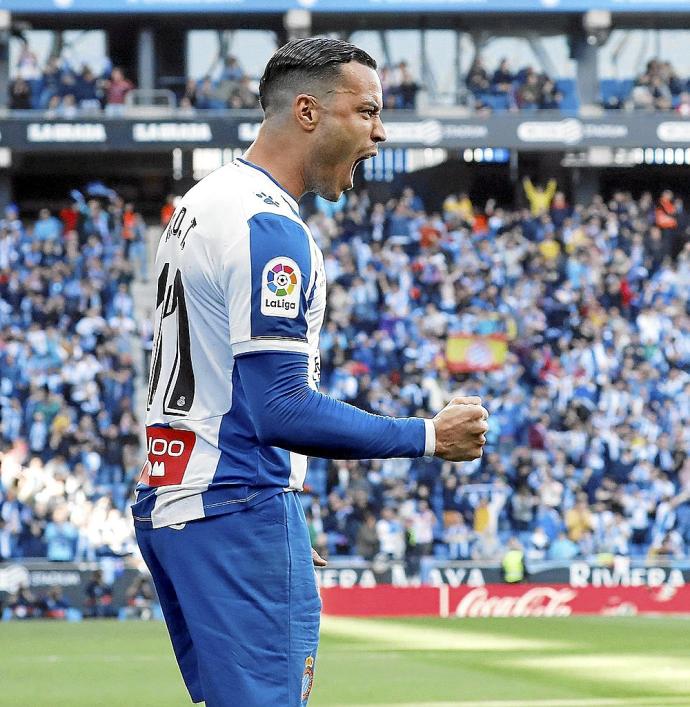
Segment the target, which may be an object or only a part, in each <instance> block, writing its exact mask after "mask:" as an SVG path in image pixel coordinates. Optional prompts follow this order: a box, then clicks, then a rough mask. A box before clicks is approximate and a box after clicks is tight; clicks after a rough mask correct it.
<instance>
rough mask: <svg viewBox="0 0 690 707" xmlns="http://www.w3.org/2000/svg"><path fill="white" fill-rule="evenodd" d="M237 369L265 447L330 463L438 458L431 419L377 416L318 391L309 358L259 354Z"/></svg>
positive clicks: (245, 359) (242, 361) (239, 361)
mask: <svg viewBox="0 0 690 707" xmlns="http://www.w3.org/2000/svg"><path fill="white" fill-rule="evenodd" d="M236 365H237V370H238V372H239V376H240V380H241V381H242V388H243V390H244V392H245V395H246V398H247V404H248V406H249V410H250V414H251V418H252V421H253V422H254V426H255V429H256V433H257V436H258V438H259V440H260V441H261V442H262V443H263V444H268V445H271V446H275V447H281V448H283V449H287V450H289V451H291V452H297V453H298V454H304V455H307V456H312V457H325V458H330V459H389V458H392V457H421V456H425V455H433V454H434V451H435V448H436V434H435V430H434V424H433V422H432V421H431V420H424V419H422V418H417V417H408V418H395V417H386V416H383V415H373V414H371V413H368V412H365V411H364V410H360V409H358V408H356V407H354V406H352V405H348V404H347V403H344V402H342V401H340V400H336V399H334V398H331V397H329V396H328V395H324V394H323V393H319V392H318V391H316V390H313V389H312V388H311V387H310V386H309V383H308V364H307V357H306V356H303V355H298V354H285V353H270V352H269V353H261V354H253V355H248V356H241V357H240V358H238V359H237V362H236Z"/></svg>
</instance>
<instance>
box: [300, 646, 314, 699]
mask: <svg viewBox="0 0 690 707" xmlns="http://www.w3.org/2000/svg"><path fill="white" fill-rule="evenodd" d="M313 684H314V658H313V656H310V655H308V656H307V659H306V660H305V661H304V672H303V673H302V702H306V701H307V700H308V699H309V695H310V693H311V688H312V686H313Z"/></svg>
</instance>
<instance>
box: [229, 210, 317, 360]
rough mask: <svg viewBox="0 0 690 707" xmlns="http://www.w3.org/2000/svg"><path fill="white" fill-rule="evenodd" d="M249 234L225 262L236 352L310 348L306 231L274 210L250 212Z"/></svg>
mask: <svg viewBox="0 0 690 707" xmlns="http://www.w3.org/2000/svg"><path fill="white" fill-rule="evenodd" d="M247 226H248V229H249V233H248V238H246V239H243V241H242V242H241V243H238V244H236V245H235V246H234V247H231V248H230V249H229V251H228V253H227V255H226V263H225V278H224V281H225V282H224V288H225V300H226V304H227V308H228V316H229V321H230V344H231V346H232V352H233V354H234V355H235V356H239V355H242V354H247V353H254V352H259V351H288V352H293V353H307V352H308V350H309V347H308V344H307V329H308V325H307V316H306V314H307V307H308V301H309V289H310V284H311V280H312V258H311V251H310V247H309V240H308V236H307V233H306V231H305V230H304V228H302V226H301V225H300V224H299V223H298V222H296V221H294V220H293V219H291V218H289V217H287V216H284V215H282V214H279V213H275V212H264V213H258V214H255V215H254V216H252V217H251V218H250V219H249V220H248V222H247Z"/></svg>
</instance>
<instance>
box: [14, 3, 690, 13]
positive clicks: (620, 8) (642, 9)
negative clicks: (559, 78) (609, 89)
mask: <svg viewBox="0 0 690 707" xmlns="http://www.w3.org/2000/svg"><path fill="white" fill-rule="evenodd" d="M596 8H597V9H599V10H610V11H612V12H616V13H648V12H655V13H658V12H684V13H688V12H690V2H689V1H688V0H597V2H596ZM293 9H306V10H310V11H312V12H314V13H331V12H334V13H335V12H337V13H340V14H343V13H346V12H347V13H353V12H368V13H386V12H387V13H401V12H404V13H425V14H426V13H476V12H482V13H492V12H496V13H499V12H500V13H503V12H509V13H510V12H535V13H563V12H566V13H568V12H571V13H572V12H576V13H580V12H586V11H587V10H590V9H592V2H591V0H348V2H347V5H346V8H344V7H343V3H342V0H31V2H30V3H27V0H0V10H9V11H11V12H14V13H17V14H19V15H23V16H26V15H33V14H44V13H48V12H50V13H54V14H61V13H113V14H122V13H132V12H137V13H171V12H175V13H233V14H234V13H252V14H256V13H282V12H286V11H288V10H293Z"/></svg>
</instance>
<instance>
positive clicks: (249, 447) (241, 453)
mask: <svg viewBox="0 0 690 707" xmlns="http://www.w3.org/2000/svg"><path fill="white" fill-rule="evenodd" d="M218 448H219V449H220V459H219V460H218V464H217V465H216V470H215V473H214V475H213V481H212V482H211V485H210V488H209V490H208V491H205V492H204V493H203V494H202V497H203V503H204V506H206V505H209V504H212V503H214V502H217V501H218V498H219V495H220V496H222V494H220V493H219V491H218V489H219V487H222V485H227V484H231V485H242V486H247V487H250V488H249V491H250V492H254V491H256V490H258V489H259V488H262V487H267V486H278V487H280V488H283V487H285V486H287V485H288V482H289V480H290V453H289V452H287V451H286V450H284V449H278V448H277V447H268V446H265V445H262V444H261V443H260V442H259V440H258V439H257V436H256V432H255V429H254V425H253V423H252V418H251V415H250V412H249V407H248V406H247V398H246V395H245V392H244V388H243V387H242V380H241V378H240V375H239V371H238V369H237V366H235V367H234V368H233V371H232V406H231V407H230V410H228V412H226V413H225V415H223V419H222V420H221V423H220V431H219V434H218Z"/></svg>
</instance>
